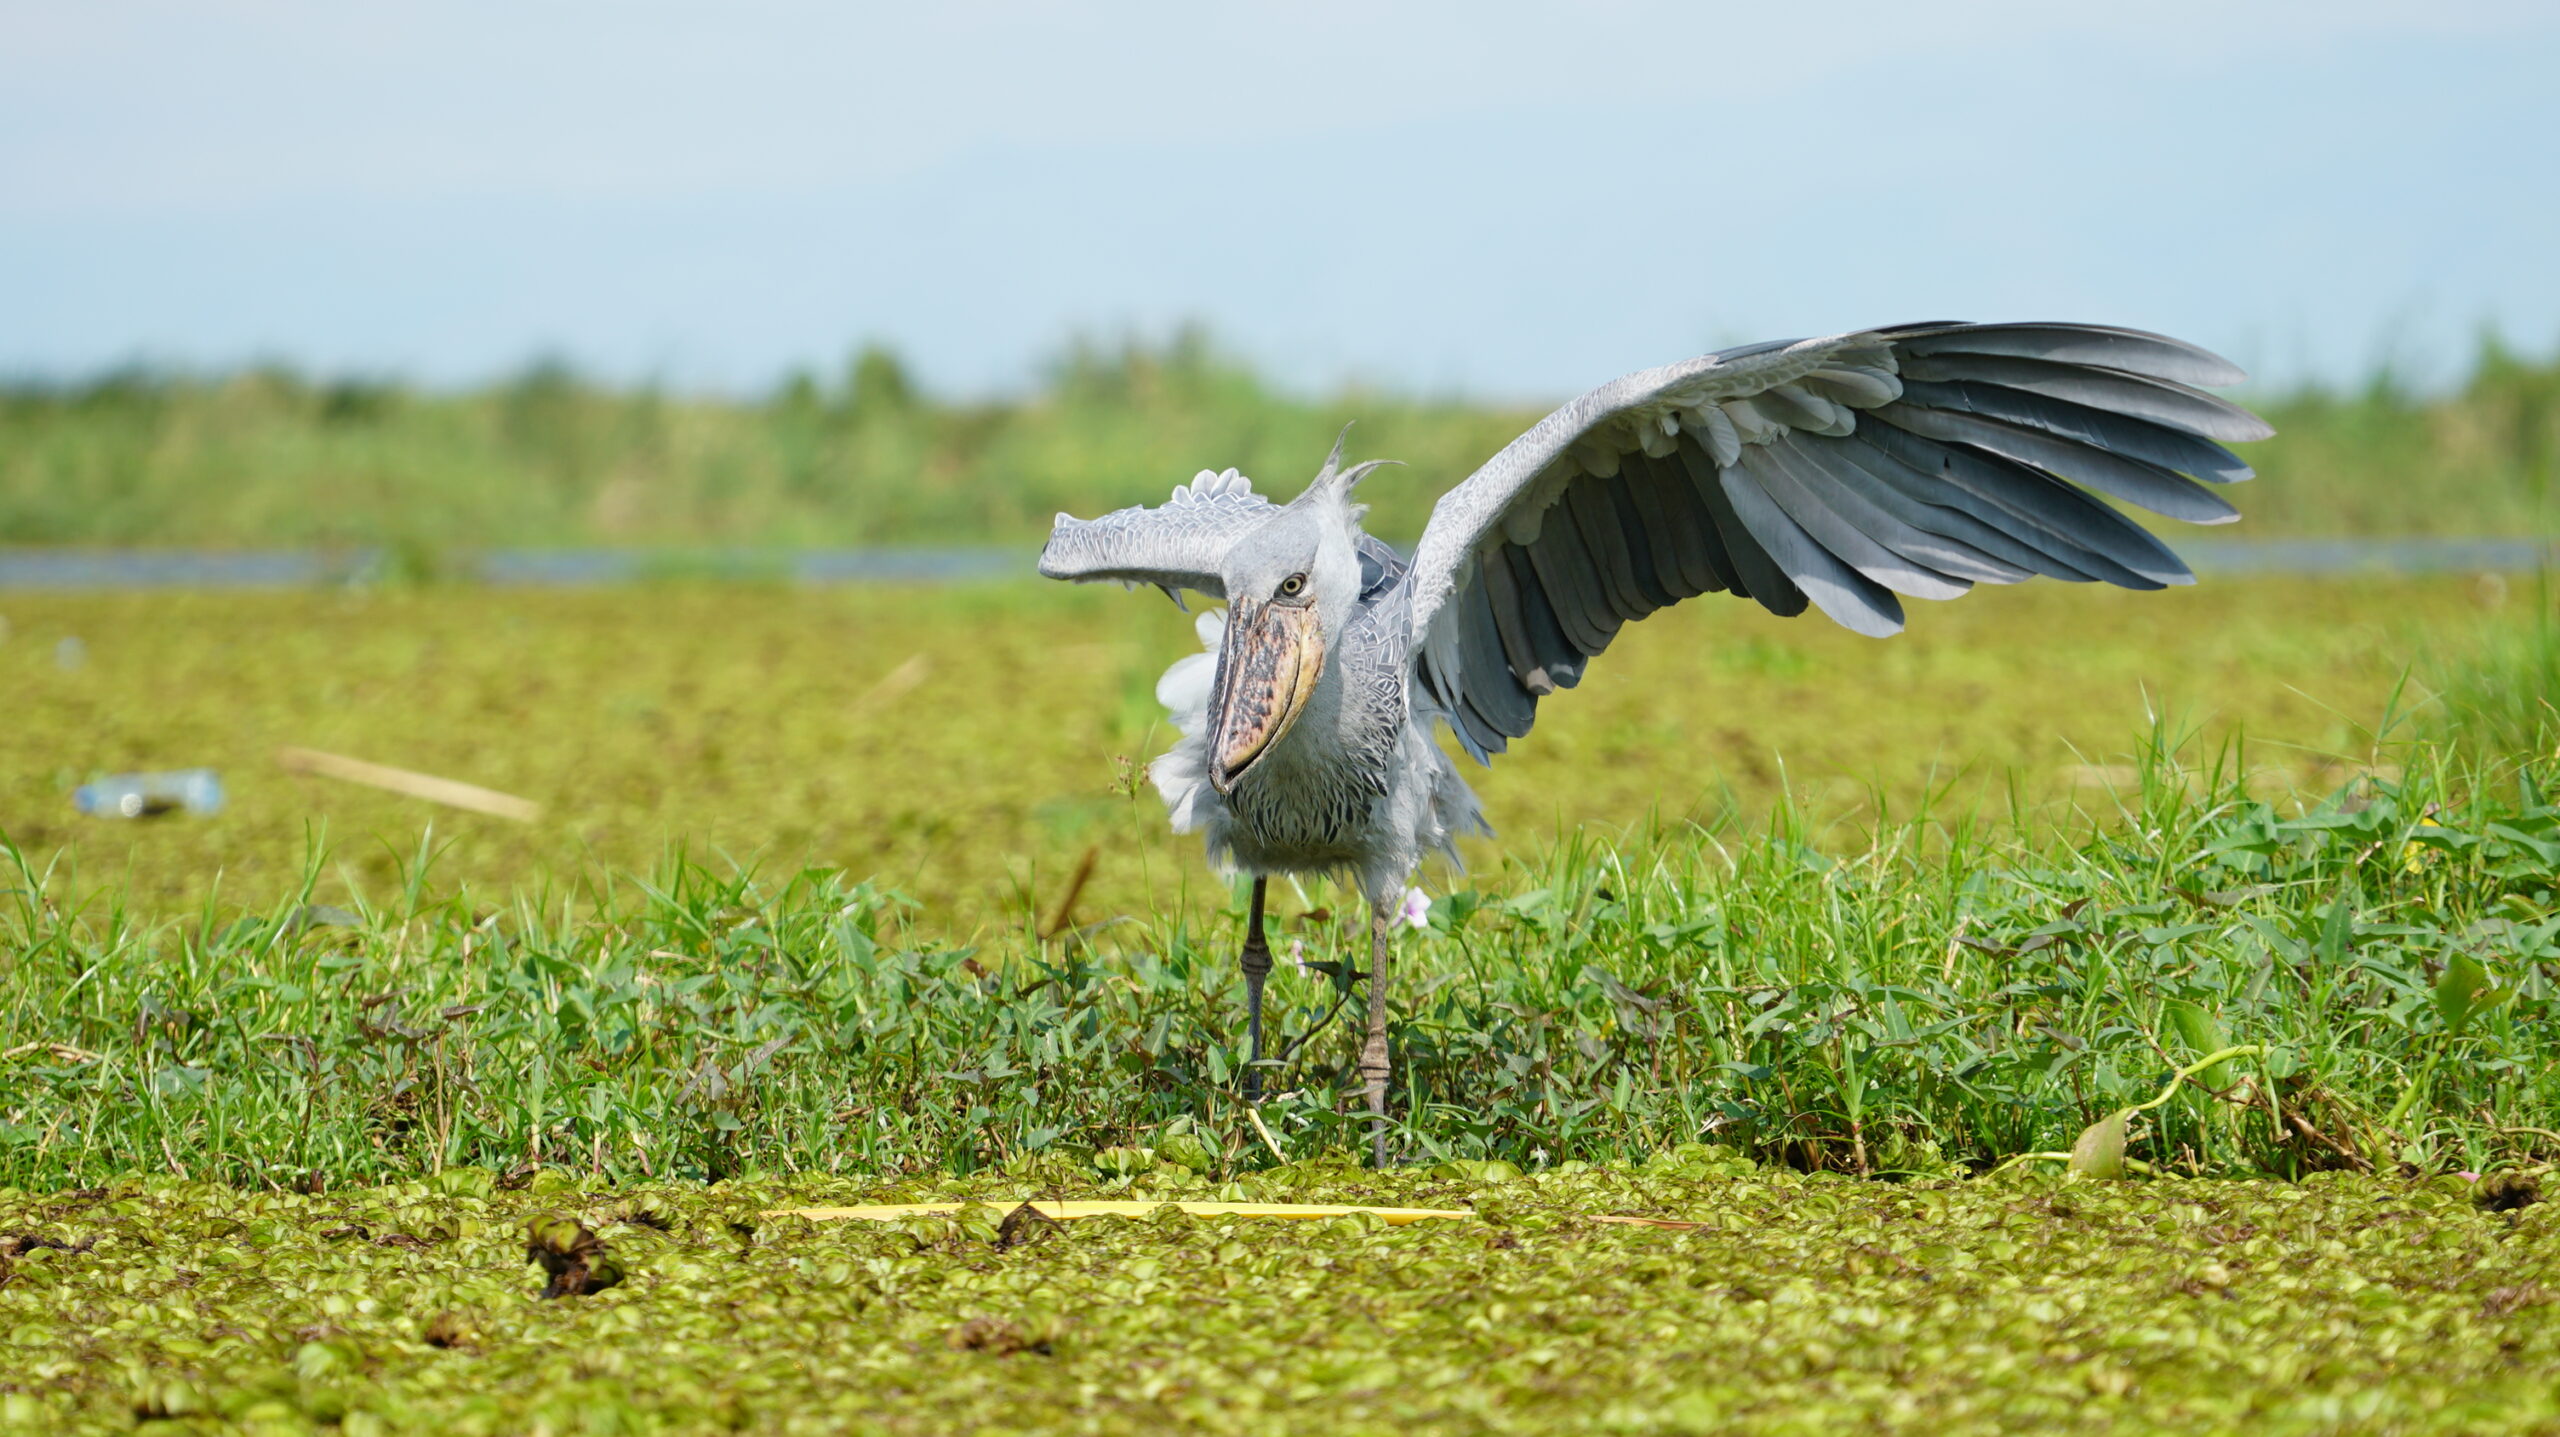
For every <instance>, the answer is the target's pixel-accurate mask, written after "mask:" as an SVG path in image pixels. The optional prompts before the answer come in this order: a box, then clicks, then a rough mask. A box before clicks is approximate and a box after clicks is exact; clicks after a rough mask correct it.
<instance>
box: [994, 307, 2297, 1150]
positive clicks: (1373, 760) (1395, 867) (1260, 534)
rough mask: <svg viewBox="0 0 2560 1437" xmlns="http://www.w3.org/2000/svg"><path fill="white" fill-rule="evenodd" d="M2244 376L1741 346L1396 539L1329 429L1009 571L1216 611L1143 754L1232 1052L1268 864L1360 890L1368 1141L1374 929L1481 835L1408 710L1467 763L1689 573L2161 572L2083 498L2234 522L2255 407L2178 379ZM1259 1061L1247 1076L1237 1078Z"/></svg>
mask: <svg viewBox="0 0 2560 1437" xmlns="http://www.w3.org/2000/svg"><path fill="white" fill-rule="evenodd" d="M2242 377H2243V376H2242V375H2241V372H2240V371H2239V370H2238V369H2237V368H2236V367H2234V366H2233V365H2231V364H2230V363H2228V362H2227V361H2225V360H2223V359H2220V358H2218V357H2216V356H2214V355H2212V354H2209V353H2207V352H2205V351H2204V350H2201V349H2198V348H2196V347H2195V346H2193V345H2189V344H2184V343H2181V342H2179V341H2177V340H2174V339H2169V338H2166V337H2164V336H2161V335H2156V334H2147V333H2143V332H2141V331H2138V330H2130V329H2116V328H2110V327H2106V326H2100V325H2087V324H2054V323H2036V324H1955V323H1932V324H1909V325H1900V326H1896V327H1893V328H1887V329H1870V330H1861V331H1858V332H1856V333H1851V334H1839V335H1833V336H1830V337H1828V338H1822V339H1806V340H1796V341H1778V342H1774V343H1768V344H1752V345H1745V346H1742V347H1741V348H1738V349H1727V350H1723V351H1720V352H1718V353H1715V354H1710V355H1707V356H1705V357H1703V358H1699V359H1692V360H1689V361H1687V362H1685V363H1681V364H1673V365H1669V366H1666V367H1664V368H1661V369H1648V370H1645V371H1643V372H1641V373H1637V374H1630V375H1628V376H1626V377H1625V378H1622V379H1618V380H1614V381H1612V382H1610V383H1608V384H1604V385H1602V386H1600V387H1599V388H1597V389H1594V390H1592V391H1591V392H1590V393H1588V394H1585V395H1583V396H1582V397H1581V398H1579V399H1576V400H1574V401H1573V402H1572V403H1570V404H1567V405H1565V406H1564V407H1563V408H1561V409H1559V410H1557V411H1556V412H1554V413H1553V414H1550V415H1548V416H1547V417H1546V418H1544V419H1542V420H1540V421H1538V423H1537V424H1536V426H1534V427H1533V428H1531V429H1530V430H1529V431H1528V432H1527V433H1525V434H1523V435H1521V436H1520V437H1519V438H1517V439H1514V440H1513V441H1511V443H1510V444H1509V445H1507V446H1505V447H1504V448H1503V450H1502V452H1501V453H1499V454H1496V455H1494V456H1493V457H1492V458H1491V459H1490V460H1487V461H1486V462H1485V465H1484V467H1483V468H1481V469H1478V470H1477V471H1476V472H1475V473H1473V474H1471V475H1469V476H1468V477H1467V478H1466V479H1465V480H1463V481H1461V482H1460V483H1459V484H1458V485H1457V486H1456V487H1455V488H1452V489H1450V490H1449V491H1448V493H1446V494H1444V495H1443V496H1441V499H1440V502H1439V503H1438V505H1437V506H1436V507H1435V508H1434V509H1433V510H1432V514H1431V520H1430V523H1429V524H1428V525H1427V526H1426V527H1425V528H1424V529H1423V532H1422V538H1421V541H1420V543H1419V544H1418V545H1417V546H1416V547H1415V549H1414V552H1413V555H1412V557H1411V558H1410V559H1407V558H1405V557H1404V556H1402V555H1400V554H1398V553H1397V552H1396V551H1395V550H1394V549H1392V548H1390V547H1388V546H1387V545H1386V544H1384V543H1381V542H1380V541H1379V540H1377V539H1374V538H1372V537H1370V536H1369V535H1368V534H1366V533H1364V532H1363V531H1362V530H1361V527H1360V521H1361V516H1362V514H1363V512H1364V508H1365V506H1363V505H1360V504H1357V503H1354V502H1353V499H1352V493H1353V490H1354V489H1355V488H1356V487H1357V486H1358V485H1359V483H1360V481H1361V479H1362V478H1363V477H1365V476H1366V475H1368V474H1369V473H1370V471H1372V470H1373V469H1376V468H1377V467H1378V465H1379V463H1380V462H1383V461H1371V462H1369V463H1364V464H1354V465H1350V466H1348V467H1345V466H1344V465H1343V463H1342V445H1341V442H1340V441H1339V440H1337V441H1336V442H1335V445H1334V451H1333V454H1332V457H1330V458H1328V459H1327V460H1326V461H1325V463H1324V466H1323V467H1322V468H1321V469H1320V470H1318V471H1317V473H1316V476H1315V479H1314V481H1313V482H1312V483H1310V484H1309V485H1308V486H1307V487H1306V489H1305V491H1304V492H1302V493H1300V494H1299V495H1298V496H1297V497H1296V498H1295V499H1292V500H1290V501H1289V502H1288V503H1285V504H1281V503H1274V502H1273V501H1271V500H1269V499H1266V498H1264V497H1263V496H1262V495H1260V494H1258V493H1256V492H1255V491H1254V488H1253V485H1252V483H1251V482H1250V481H1249V480H1247V479H1246V478H1245V477H1244V476H1242V475H1240V474H1238V473H1237V472H1236V471H1235V470H1233V469H1229V470H1226V471H1224V472H1223V473H1211V472H1208V471H1206V470H1204V471H1202V472H1201V474H1200V475H1199V476H1198V477H1197V478H1195V479H1193V480H1192V482H1191V483H1189V484H1187V485H1177V486H1176V487H1175V488H1174V491H1173V496H1172V497H1171V498H1170V499H1168V500H1167V501H1166V502H1164V503H1163V504H1161V505H1157V506H1155V507H1152V508H1148V507H1139V508H1131V509H1122V510H1119V511H1117V512H1114V513H1110V514H1105V515H1103V516H1102V517H1101V518H1099V519H1091V520H1083V519H1076V518H1073V517H1071V516H1069V515H1065V514H1061V515H1059V516H1058V518H1057V523H1056V527H1055V529H1054V530H1053V531H1052V532H1051V534H1050V536H1049V542H1048V545H1047V547H1046V548H1045V549H1043V550H1042V551H1041V555H1040V572H1041V573H1042V574H1044V575H1046V576H1048V577H1050V578H1053V579H1070V580H1076V581H1090V580H1098V579H1117V580H1121V581H1123V582H1126V583H1130V584H1133V585H1134V584H1153V585H1156V586H1158V587H1160V588H1162V589H1163V590H1164V591H1165V592H1166V593H1167V594H1168V595H1171V596H1173V597H1174V598H1175V600H1176V602H1177V603H1178V602H1180V594H1179V591H1181V590H1184V589H1189V590H1193V591H1196V592H1198V593H1200V594H1203V595H1206V596H1207V597H1209V598H1210V599H1213V600H1221V601H1223V602H1224V603H1225V605H1226V609H1225V612H1224V614H1223V616H1220V615H1218V614H1216V613H1215V612H1212V613H1210V614H1206V615H1204V616H1203V617H1202V619H1201V620H1200V624H1199V628H1200V632H1201V638H1202V641H1203V643H1204V646H1205V648H1206V652H1205V653H1202V654H1198V655H1194V656H1191V657H1189V658H1185V659H1183V660H1182V661H1181V662H1179V663H1177V664H1175V665H1174V667H1173V669H1172V670H1171V671H1169V672H1168V673H1167V674H1166V675H1165V677H1164V681H1163V683H1162V684H1161V685H1159V687H1158V690H1157V692H1158V695H1159V697H1161V698H1162V699H1163V700H1164V701H1165V703H1166V705H1167V706H1168V707H1169V708H1171V709H1172V710H1173V713H1174V721H1175V725H1176V727H1177V728H1178V729H1179V730H1180V733H1181V738H1180V741H1179V742H1177V743H1176V744H1175V745H1174V747H1173V749H1172V750H1171V751H1170V752H1168V753H1166V754H1164V755H1163V756H1162V757H1160V758H1158V759H1156V760H1155V761H1154V762H1153V763H1152V764H1151V765H1150V766H1149V768H1148V775H1149V777H1150V778H1152V779H1153V781H1154V783H1155V786H1156V788H1157V790H1158V791H1159V792H1161V793H1162V794H1163V796H1164V800H1165V803H1166V804H1167V806H1168V807H1169V808H1170V809H1171V810H1172V819H1173V826H1174V828H1175V830H1176V831H1178V832H1193V831H1197V832H1199V833H1201V834H1202V835H1204V836H1205V838H1206V839H1207V843H1208V849H1209V855H1210V858H1211V860H1212V861H1213V862H1215V863H1218V864H1219V865H1220V866H1222V867H1224V868H1227V869H1229V870H1231V871H1232V870H1241V871H1242V872H1244V873H1245V874H1248V875H1250V876H1251V877H1252V879H1253V894H1252V902H1251V913H1250V916H1249V918H1248V919H1247V920H1246V926H1245V933H1244V946H1243V953H1242V958H1241V964H1242V968H1243V972H1244V983H1245V1014H1246V1017H1245V1022H1246V1026H1247V1032H1248V1035H1249V1042H1250V1046H1251V1050H1252V1058H1253V1061H1254V1063H1255V1064H1257V1065H1259V1064H1260V1063H1261V1060H1262V1056H1263V1048H1262V992H1263V984H1264V981H1265V979H1266V978H1267V977H1268V975H1269V973H1270V971H1271V950H1270V947H1269V945H1268V944H1267V943H1266V942H1265V940H1264V937H1263V896H1264V889H1265V887H1266V885H1267V883H1268V882H1269V880H1270V878H1271V877H1272V876H1273V875H1275V874H1304V875H1335V876H1340V877H1343V878H1347V879H1348V880H1349V881H1351V882H1355V883H1357V884H1358V885H1359V888H1360V891H1361V893H1362V894H1363V895H1364V896H1365V897H1366V898H1367V899H1368V901H1369V906H1370V911H1371V921H1370V943H1371V961H1370V970H1369V978H1368V985H1369V986H1368V1000H1369V1031H1368V1039H1367V1042H1366V1043H1365V1044H1364V1045H1363V1047H1362V1049H1361V1053H1360V1073H1361V1076H1362V1078H1363V1079H1364V1080H1365V1082H1366V1085H1367V1098H1368V1108H1369V1112H1370V1115H1371V1120H1370V1138H1371V1149H1372V1153H1371V1156H1372V1160H1373V1161H1375V1162H1377V1163H1379V1164H1381V1165H1383V1164H1384V1163H1385V1162H1386V1158H1387V1081H1388V1077H1389V1058H1388V1044H1387V996H1388V959H1389V952H1388V946H1389V945H1388V937H1389V933H1390V927H1391V924H1392V922H1393V920H1394V918H1395V915H1396V914H1397V912H1398V909H1399V906H1400V900H1401V898H1402V895H1403V893H1404V891H1405V887H1406V884H1407V882H1408V880H1409V879H1410V878H1411V877H1412V875H1413V872H1414V870H1415V868H1416V867H1417V866H1418V865H1419V864H1420V863H1421V861H1422V859H1423V858H1424V856H1425V855H1427V854H1430V853H1432V852H1433V851H1435V850H1436V851H1439V852H1443V853H1447V854H1449V855H1450V856H1451V857H1452V858H1454V857H1455V856H1456V855H1455V847H1454V840H1455V838H1456V836H1457V835H1459V834H1461V833H1470V832H1473V833H1489V832H1490V830H1488V829H1487V828H1486V827H1485V825H1484V820H1483V817H1482V814H1481V813H1480V811H1479V810H1478V808H1477V805H1476V799H1475V796H1474V794H1472V793H1470V792H1469V791H1468V789H1467V785H1466V783H1465V782H1464V781H1463V780H1462V779H1461V778H1460V777H1459V775H1458V771H1457V768H1456V765H1455V764H1453V763H1452V762H1451V761H1450V759H1449V757H1448V756H1447V755H1446V754H1445V753H1444V752H1443V751H1442V749H1441V747H1440V746H1439V744H1438V743H1436V742H1435V741H1434V732H1433V731H1434V729H1435V728H1445V729H1447V730H1448V732H1449V734H1450V736H1451V737H1452V738H1453V739H1455V740H1456V743H1457V746H1458V747H1459V748H1462V749H1464V750H1465V751H1466V752H1467V753H1468V754H1469V755H1471V756H1472V757H1473V758H1475V759H1476V760H1477V761H1479V762H1487V761H1489V760H1490V759H1491V756H1492V755H1494V754H1496V753H1500V752H1502V751H1503V749H1504V748H1505V747H1506V746H1507V745H1508V744H1509V743H1510V742H1511V740H1513V739H1517V738H1520V737H1523V736H1525V735H1526V734H1527V733H1528V732H1529V728H1530V725H1531V724H1532V722H1533V721H1534V720H1535V719H1536V718H1537V715H1538V705H1539V703H1540V702H1542V701H1543V700H1545V699H1546V698H1547V697H1548V696H1549V695H1552V694H1553V693H1555V691H1556V690H1558V689H1569V688H1572V687H1573V686H1574V685H1575V684H1576V683H1577V682H1579V681H1580V680H1581V678H1582V674H1583V666H1584V665H1585V664H1588V663H1589V662H1590V661H1591V660H1592V659H1594V658H1595V657H1597V656H1598V655H1599V654H1600V653H1602V652H1603V651H1604V650H1606V649H1607V648H1608V647H1609V641H1610V640H1611V639H1613V638H1615V637H1616V636H1617V633H1618V630H1619V628H1620V626H1621V625H1624V624H1626V623H1629V622H1630V621H1633V620H1636V619H1641V618H1643V617H1644V616H1646V615H1647V614H1650V613H1653V612H1655V611H1656V610H1659V609H1663V608H1667V607H1669V606H1670V605H1672V604H1676V603H1678V602H1680V601H1681V600H1683V599H1687V598H1692V597H1695V596H1697V595H1700V594H1719V593H1721V594H1731V595H1733V596H1735V597H1736V598H1744V599H1749V600H1751V601H1753V602H1755V603H1757V604H1759V605H1760V606H1761V607H1763V608H1765V609H1767V610H1769V611H1770V612H1771V613H1774V614H1780V615H1793V614H1800V613H1803V612H1804V611H1805V610H1806V609H1808V608H1813V609H1819V610H1821V611H1822V612H1823V613H1824V614H1826V615H1828V616H1829V617H1830V618H1831V619H1832V620H1833V621H1834V622H1837V623H1840V624H1843V625H1846V626H1847V627H1849V628H1850V629H1853V630H1855V631H1857V632H1858V633H1861V634H1868V635H1873V636H1875V637H1879V638H1881V637H1885V636H1887V635H1890V634H1893V633H1895V632H1897V631H1899V630H1900V629H1901V628H1902V623H1903V611H1902V600H1903V599H1904V598H1915V599H1952V598H1954V597H1955V596H1957V595H1958V594H1961V593H1963V592H1965V591H1966V590H1967V589H1969V588H1971V587H1972V586H1973V585H1975V584H1977V583H1982V584H2014V583H2016V582H2018V581H2020V580H2022V579H2026V578H2028V577H2030V576H2033V575H2038V574H2041V575H2045V576H2048V577H2051V578H2056V579H2065V580H2069V581H2072V582H2075V583H2088V582H2092V581H2095V582H2102V583H2109V584H2114V585H2117V586H2119V587H2121V588H2127V589H2157V588H2161V587H2163V586H2165V585H2169V584H2185V583H2191V582H2193V575H2192V574H2191V573H2190V572H2189V571H2188V569H2187V567H2186V565H2185V564H2183V563H2181V562H2180V561H2179V559H2178V557H2177V556H2176V555H2175V554H2173V553H2171V552H2170V551H2169V549H2168V548H2167V547H2166V546H2164V545H2163V544H2162V543H2161V542H2160V541H2159V540H2158V539H2155V538H2153V537H2152V535H2151V534H2150V533H2149V532H2148V531H2147V530H2145V529H2144V528H2143V527H2142V526H2141V525H2140V524H2137V523H2135V522H2134V521H2133V520H2132V519H2131V518H2128V517H2127V516H2126V515H2125V513H2124V512H2122V511H2121V510H2120V509H2118V508H2117V507H2116V506H2115V505H2114V504H2110V503H2109V502H2107V501H2108V500H2110V499H2112V500H2117V501H2121V502H2122V503H2125V504H2129V505H2133V506H2135V507H2138V508H2142V509H2147V510H2150V511H2151V512H2153V513H2155V514H2160V515H2165V516H2167V517H2169V518H2172V519H2180V520H2185V521H2187V522H2189V523H2196V524H2220V523H2225V522H2228V521H2230V520H2232V519H2235V518H2237V517H2239V516H2238V513H2237V511H2235V510H2234V509H2233V508H2232V507H2231V505H2230V504H2229V503H2227V502H2225V501H2224V499H2223V498H2222V496H2221V495H2220V494H2219V493H2217V492H2216V489H2215V486H2218V485H2223V484H2228V483H2231V482H2233V481H2235V480H2241V479H2246V478H2248V477H2249V474H2250V471H2249V468H2248V466H2247V465H2245V464H2243V463H2241V461H2240V460H2239V459H2238V458H2237V457H2235V456H2234V455H2233V454H2232V453H2231V452H2230V451H2229V450H2227V449H2225V448H2223V447H2222V444H2223V443H2224V442H2237V441H2245V440H2254V439H2263V438H2266V437H2267V436H2268V435H2270V434H2271V433H2273V432H2274V431H2272V430H2271V429H2269V428H2268V426H2267V425H2266V424H2265V423H2263V422H2262V421H2260V420H2259V419H2258V418H2257V416H2255V415H2253V414H2251V413H2250V412H2249V411H2247V410H2245V409H2243V408H2241V407H2239V406H2238V405H2235V404H2232V403H2230V402H2229V401H2227V400H2224V399H2220V398H2217V397H2215V396H2213V395H2211V394H2208V393H2206V392H2204V390H2205V387H2207V386H2219V385H2229V384H2234V383H2237V382H2238V381H2239V380H2240V379H2241V378H2242ZM2198 481H2202V482H2198ZM2093 491H2094V492H2093ZM2100 496H2104V497H2103V498H2102V497H2100ZM1261 1071H1262V1070H1261V1067H1260V1066H1251V1067H1248V1068H1247V1069H1246V1074H1247V1077H1246V1092H1247V1096H1248V1097H1249V1098H1258V1097H1259V1092H1260V1081H1261Z"/></svg>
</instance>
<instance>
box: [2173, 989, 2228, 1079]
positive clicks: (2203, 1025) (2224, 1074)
mask: <svg viewBox="0 0 2560 1437" xmlns="http://www.w3.org/2000/svg"><path fill="white" fill-rule="evenodd" d="M2160 1011H2161V1015H2162V1016H2163V1017H2165V1018H2167V1019H2168V1020H2169V1026H2170V1027H2171V1028H2173V1029H2175V1030H2177V1034H2178V1040H2179V1041H2180V1042H2182V1043H2185V1044H2186V1045H2187V1050H2188V1051H2189V1052H2191V1053H2193V1054H2195V1055H2196V1056H2197V1057H2199V1058H2201V1057H2203V1056H2204V1055H2206V1054H2207V1053H2218V1052H2220V1051H2222V1050H2223V1049H2224V1048H2227V1047H2229V1046H2231V1043H2230V1040H2229V1039H2228V1038H2225V1037H2224V1036H2223V1032H2222V1023H2221V1021H2220V1020H2218V1019H2216V1018H2215V1017H2214V1015H2213V1014H2211V1013H2209V1012H2207V1011H2205V1007H2204V1005H2203V1004H2201V1003H2194V1002H2189V1001H2187V1000H2185V999H2183V998H2180V999H2172V1000H2170V1001H2169V1002H2167V1003H2163V1004H2162V1005H2160ZM2196 1077H2197V1079H2198V1080H2199V1081H2201V1082H2202V1083H2203V1084H2204V1085H2205V1086H2206V1087H2208V1088H2215V1089H2220V1088H2227V1087H2229V1086H2231V1065H2230V1064H2229V1063H2228V1062H2222V1063H2216V1064H2214V1065H2213V1066H2212V1067H2210V1068H2207V1069H2205V1070H2204V1071H2203V1072H2200V1073H2198V1074H2196Z"/></svg>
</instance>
